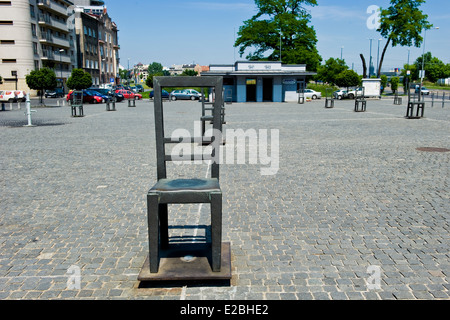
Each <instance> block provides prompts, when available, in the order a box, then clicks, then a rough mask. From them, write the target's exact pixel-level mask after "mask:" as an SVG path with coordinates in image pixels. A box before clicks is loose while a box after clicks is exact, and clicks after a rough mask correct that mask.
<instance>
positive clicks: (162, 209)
mask: <svg viewBox="0 0 450 320" xmlns="http://www.w3.org/2000/svg"><path fill="white" fill-rule="evenodd" d="M167 207H168V205H167V203H163V204H159V232H160V237H161V249H168V248H169V222H168V219H169V218H168V208H167Z"/></svg>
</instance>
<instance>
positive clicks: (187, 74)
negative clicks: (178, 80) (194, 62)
mask: <svg viewBox="0 0 450 320" xmlns="http://www.w3.org/2000/svg"><path fill="white" fill-rule="evenodd" d="M197 75H198V72H197V71H195V70H189V69H186V70H183V73H182V74H180V76H183V77H195V76H197Z"/></svg>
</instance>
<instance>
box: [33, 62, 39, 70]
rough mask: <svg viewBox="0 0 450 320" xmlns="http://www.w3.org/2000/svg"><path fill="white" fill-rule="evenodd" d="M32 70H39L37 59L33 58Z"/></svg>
mask: <svg viewBox="0 0 450 320" xmlns="http://www.w3.org/2000/svg"><path fill="white" fill-rule="evenodd" d="M34 70H39V60H34Z"/></svg>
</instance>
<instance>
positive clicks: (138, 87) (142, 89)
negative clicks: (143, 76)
mask: <svg viewBox="0 0 450 320" xmlns="http://www.w3.org/2000/svg"><path fill="white" fill-rule="evenodd" d="M136 88H137V90H138V91H137V92H144V87H143V86H142V85H140V84H137V85H136Z"/></svg>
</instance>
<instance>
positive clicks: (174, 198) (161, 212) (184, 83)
mask: <svg viewBox="0 0 450 320" xmlns="http://www.w3.org/2000/svg"><path fill="white" fill-rule="evenodd" d="M162 87H213V88H214V89H215V92H222V87H223V78H222V77H155V78H154V112H155V131H156V152H157V179H158V181H157V182H156V184H155V185H154V186H153V187H152V188H151V189H150V190H149V192H148V194H147V210H148V236H149V265H150V266H149V268H150V273H153V274H154V273H158V270H159V264H160V253H161V252H160V249H162V250H165V249H169V232H168V204H181V203H209V204H210V207H211V263H210V264H211V270H212V272H213V273H215V272H220V271H221V254H222V251H221V250H222V242H221V239H222V191H221V188H220V184H219V161H218V159H220V140H221V137H217V136H214V138H215V139H212V140H213V141H212V142H211V146H212V149H211V154H210V158H209V155H207V156H205V155H204V154H202V155H189V157H190V160H198V159H203V160H212V164H211V177H210V178H200V179H198V178H191V179H168V178H167V172H166V162H167V161H177V160H178V159H176V158H174V157H172V156H171V155H167V154H166V146H165V145H166V144H171V143H179V142H181V139H180V140H176V141H173V140H172V139H171V138H166V137H165V136H164V116H163V104H162V97H161V89H162ZM222 106H223V95H222V94H219V95H216V97H215V102H214V105H213V118H212V120H213V128H214V131H215V133H221V132H222V117H221V111H222ZM219 135H221V134H219ZM198 139H202V140H203V137H200V138H198V137H193V138H191V143H195V142H197V141H198ZM202 140H200V141H202ZM183 141H185V140H184V139H183ZM184 156H186V155H184ZM208 158H209V159H208ZM216 160H217V161H216ZM184 161H185V160H184Z"/></svg>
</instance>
